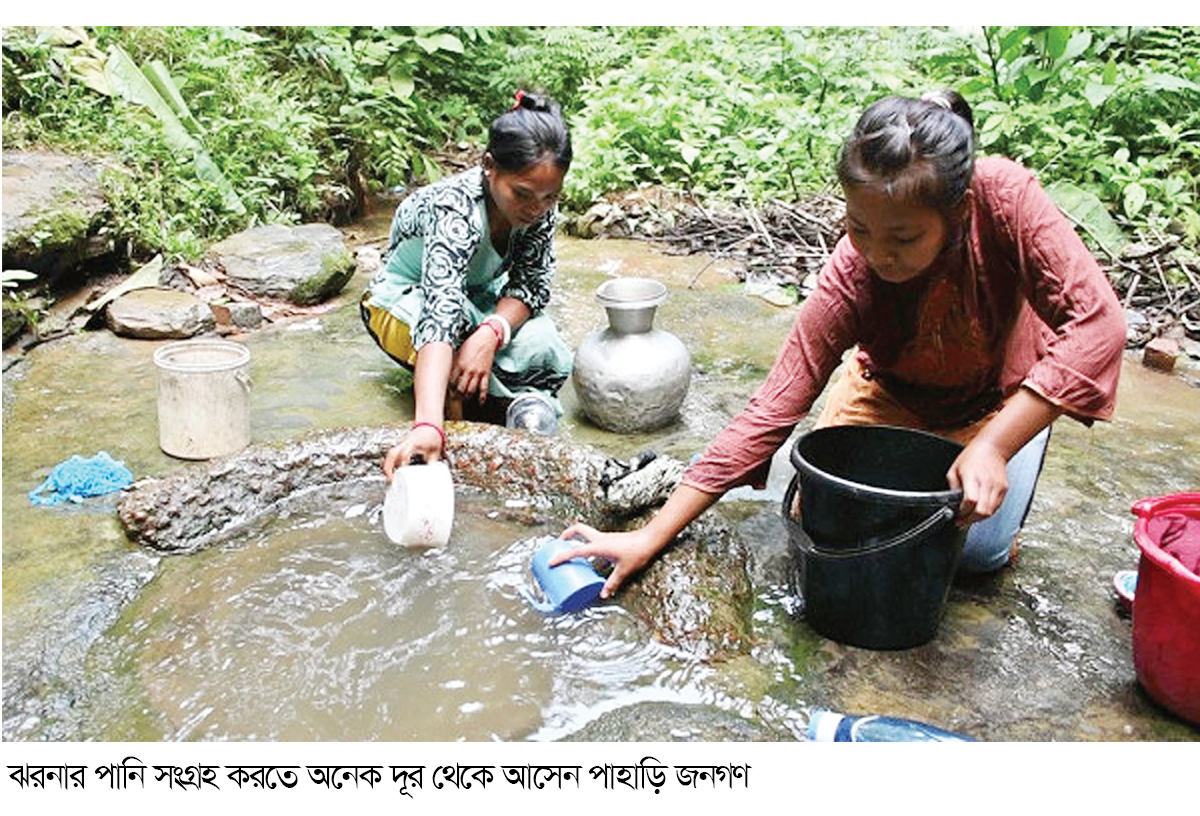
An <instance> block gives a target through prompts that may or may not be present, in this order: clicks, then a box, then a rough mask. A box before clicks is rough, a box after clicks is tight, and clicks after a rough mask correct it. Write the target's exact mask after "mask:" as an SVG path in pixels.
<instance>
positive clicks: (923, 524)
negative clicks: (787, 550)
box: [781, 476, 958, 559]
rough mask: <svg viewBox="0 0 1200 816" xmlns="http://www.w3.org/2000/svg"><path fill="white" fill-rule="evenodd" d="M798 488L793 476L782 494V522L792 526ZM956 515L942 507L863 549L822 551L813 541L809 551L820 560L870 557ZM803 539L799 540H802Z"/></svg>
mask: <svg viewBox="0 0 1200 816" xmlns="http://www.w3.org/2000/svg"><path fill="white" fill-rule="evenodd" d="M799 486H800V480H799V477H796V476H793V477H792V480H791V481H790V482H788V486H787V490H785V491H784V493H783V505H782V508H781V510H782V513H783V520H784V522H786V523H787V524H791V525H794V524H798V523H799V522H797V521H796V520H795V519H794V518H792V516H791V508H792V503H793V502H794V501H795V500H796V491H797V490H798V489H799ZM957 515H958V513H957V512H956V511H955V508H953V507H951V506H950V505H942V506H941V507H939V508H937V509H936V510H934V511H933V513H932V514H930V516H929V517H928V518H926V519H924V520H922V521H920V522H918V523H917V524H916V525H914V526H913V527H910V528H909V529H907V530H905V531H903V532H901V533H898V534H897V535H894V536H891V537H890V538H885V539H880V540H875V541H870V542H869V543H868V544H867V545H866V546H863V547H855V548H853V549H837V550H826V549H822V548H821V547H819V546H817V543H816V542H815V541H813V542H812V548H811V551H812V552H815V553H818V554H820V555H821V557H822V558H835V559H836V558H858V557H860V556H863V555H871V554H873V553H879V552H883V551H884V550H890V549H892V548H893V547H899V546H901V545H903V544H907V543H908V542H910V541H912V540H914V539H917V538H922V537H924V536H925V535H927V534H929V533H931V532H933V531H934V530H936V529H937V528H939V527H941V526H942V525H944V524H946V523H947V522H950V521H953V520H954V518H955V516H957ZM803 538H807V536H804V537H803ZM803 538H802V539H801V540H803ZM810 541H811V539H810Z"/></svg>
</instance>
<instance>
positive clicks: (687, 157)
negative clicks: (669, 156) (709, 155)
mask: <svg viewBox="0 0 1200 816" xmlns="http://www.w3.org/2000/svg"><path fill="white" fill-rule="evenodd" d="M679 155H681V156H683V162H684V164H686V165H688V166H689V167H690V166H691V165H692V164H693V163H695V161H696V159H698V158H700V148H698V147H696V146H695V145H690V144H686V143H684V144H682V145H680V146H679Z"/></svg>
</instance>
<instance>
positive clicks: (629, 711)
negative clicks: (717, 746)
mask: <svg viewBox="0 0 1200 816" xmlns="http://www.w3.org/2000/svg"><path fill="white" fill-rule="evenodd" d="M788 738H789V735H787V734H785V733H780V732H777V731H773V730H771V729H769V728H764V727H763V726H762V725H760V724H758V723H754V722H751V721H750V720H747V719H745V718H743V717H739V716H738V715H736V714H732V713H730V712H728V711H724V710H722V709H720V708H717V707H716V706H704V705H686V704H682V703H660V702H653V703H637V704H635V705H630V706H624V707H622V708H618V709H616V710H615V711H610V712H607V713H605V714H601V715H600V716H599V717H597V718H596V719H595V720H593V721H592V722H590V723H588V724H587V725H586V726H584V727H583V728H581V729H580V730H579V731H577V732H575V733H574V734H572V735H571V736H569V737H564V739H563V741H564V742H774V741H777V740H781V739H788Z"/></svg>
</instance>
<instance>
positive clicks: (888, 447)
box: [783, 425, 966, 649]
mask: <svg viewBox="0 0 1200 816" xmlns="http://www.w3.org/2000/svg"><path fill="white" fill-rule="evenodd" d="M961 451H962V446H961V445H959V444H957V443H955V442H951V441H950V440H948V439H943V438H941V437H939V436H934V435H933V434H928V433H923V432H921V431H914V430H910V429H908V428H892V427H887V426H874V425H872V426H865V425H853V426H837V427H831V428H822V429H820V430H816V431H812V432H811V433H808V434H806V435H805V436H803V437H801V438H800V439H799V440H797V442H796V444H795V446H794V447H793V448H792V464H793V465H794V466H795V468H796V471H797V473H796V476H794V477H793V478H792V482H791V484H790V485H789V486H788V491H787V494H786V496H785V497H784V500H783V516H784V519H785V520H786V522H787V527H788V539H789V543H790V545H791V549H792V556H793V559H794V561H795V564H796V573H795V576H796V584H797V586H796V589H797V591H798V592H799V593H800V594H801V596H803V598H804V617H805V620H806V621H807V622H808V624H809V625H810V626H812V627H813V629H815V630H817V631H818V632H820V633H821V634H823V635H825V636H826V637H829V638H832V639H833V640H837V641H839V642H841V643H846V644H849V645H852V646H861V647H863V648H867V649H908V648H911V647H913V646H919V645H921V644H923V643H927V642H928V641H930V640H932V639H933V637H934V635H935V634H937V629H938V625H939V624H940V623H941V619H942V616H943V614H944V613H945V610H946V598H947V596H948V595H949V592H950V583H951V580H952V579H953V577H954V571H955V569H956V568H957V566H958V558H959V555H960V554H961V553H962V545H963V541H964V539H965V538H966V531H965V530H961V529H959V528H958V526H957V525H955V524H954V518H955V515H956V514H957V510H958V505H959V504H960V503H961V501H962V491H959V490H951V489H950V487H949V485H948V484H947V482H946V471H947V470H949V469H950V465H951V463H953V461H954V459H955V458H956V457H957V456H958V454H959V453H960V452H961ZM797 489H798V490H799V492H800V504H801V505H802V507H801V511H800V514H799V520H797V518H795V517H794V516H793V513H792V506H793V504H794V503H795V498H796V491H797Z"/></svg>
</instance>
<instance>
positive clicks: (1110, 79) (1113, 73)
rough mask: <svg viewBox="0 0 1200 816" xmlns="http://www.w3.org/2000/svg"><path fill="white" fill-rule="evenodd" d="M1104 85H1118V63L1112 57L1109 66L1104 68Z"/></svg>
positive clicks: (1109, 59)
mask: <svg viewBox="0 0 1200 816" xmlns="http://www.w3.org/2000/svg"><path fill="white" fill-rule="evenodd" d="M1103 81H1104V84H1105V85H1116V84H1117V61H1116V60H1115V59H1113V58H1112V57H1109V58H1108V64H1107V65H1105V66H1104V80H1103Z"/></svg>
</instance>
